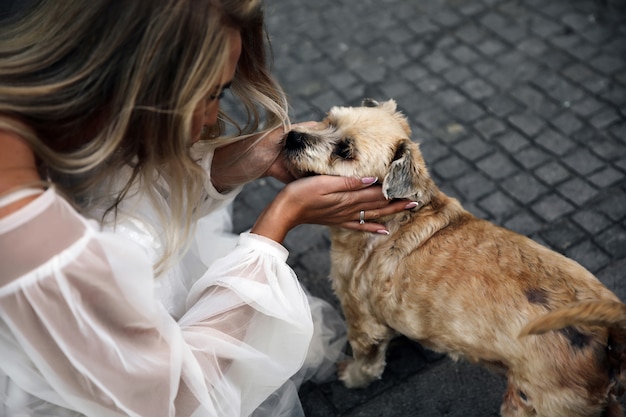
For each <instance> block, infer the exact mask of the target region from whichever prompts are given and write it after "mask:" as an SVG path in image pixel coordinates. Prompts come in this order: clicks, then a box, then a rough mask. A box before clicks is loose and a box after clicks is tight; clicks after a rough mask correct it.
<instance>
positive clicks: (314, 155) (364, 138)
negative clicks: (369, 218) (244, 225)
mask: <svg viewBox="0 0 626 417" xmlns="http://www.w3.org/2000/svg"><path fill="white" fill-rule="evenodd" d="M410 135H411V129H410V128H409V124H408V122H407V120H406V118H405V117H404V115H403V114H402V113H400V112H398V111H397V110H396V102H395V101H393V100H389V101H386V102H383V103H378V102H376V101H374V100H371V99H366V100H364V101H363V105H362V106H361V107H333V108H332V109H331V110H330V112H329V113H328V115H327V117H326V118H325V119H324V120H322V121H321V122H319V123H318V124H317V125H316V126H314V127H311V128H298V129H296V130H292V131H290V132H289V134H288V135H287V138H286V140H285V155H286V158H287V164H288V166H289V168H290V170H291V171H292V173H293V174H294V175H295V176H297V177H301V176H306V175H317V174H323V175H340V176H352V177H378V178H379V179H382V181H383V182H382V186H383V192H384V194H385V197H387V198H388V199H393V198H406V199H411V200H414V201H417V200H421V201H422V202H423V203H426V202H427V201H429V200H430V198H431V196H432V194H433V193H434V183H433V182H432V180H431V179H430V176H429V175H428V171H427V169H426V166H425V164H424V159H423V157H422V154H421V152H420V150H419V146H418V145H417V144H416V143H414V142H412V141H411V138H410Z"/></svg>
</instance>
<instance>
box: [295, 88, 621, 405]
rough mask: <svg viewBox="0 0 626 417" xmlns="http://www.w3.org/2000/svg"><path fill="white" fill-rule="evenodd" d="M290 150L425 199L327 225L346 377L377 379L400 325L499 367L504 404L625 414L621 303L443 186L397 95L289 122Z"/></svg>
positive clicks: (306, 160) (302, 160)
mask: <svg viewBox="0 0 626 417" xmlns="http://www.w3.org/2000/svg"><path fill="white" fill-rule="evenodd" d="M285 154H286V157H287V161H288V164H289V166H290V169H291V170H292V172H293V173H294V174H296V175H298V176H304V175H311V174H325V175H342V176H356V177H366V176H367V177H369V176H377V177H378V178H379V179H381V180H382V189H383V192H384V193H385V196H386V197H387V198H389V199H409V200H412V201H417V202H419V206H418V207H417V208H415V209H413V210H410V211H408V210H407V211H406V212H403V213H399V214H396V215H392V216H387V217H386V218H381V219H377V221H378V222H383V223H384V224H386V226H387V228H388V230H389V231H390V235H389V236H384V235H377V234H372V233H364V232H361V231H354V230H348V229H345V228H339V227H335V228H331V239H332V248H331V280H332V284H333V289H334V291H335V292H336V294H337V296H338V297H339V299H340V301H341V305H342V309H343V312H344V315H345V317H346V320H347V322H348V339H349V341H350V344H351V347H352V350H353V355H354V360H353V361H351V362H349V363H348V364H347V365H344V366H343V367H342V368H340V372H339V373H340V375H339V376H340V379H341V380H342V381H343V382H344V383H345V385H346V386H348V387H362V386H365V385H367V384H368V383H369V382H370V381H372V380H373V379H376V378H380V377H381V375H382V372H383V369H384V367H385V350H386V348H387V345H388V342H389V340H390V339H391V338H392V337H394V336H395V335H397V334H403V335H405V336H407V337H409V338H412V339H414V340H416V341H418V342H420V343H421V344H423V345H424V346H426V347H428V348H430V349H433V350H435V351H438V352H446V353H447V354H449V355H450V356H451V357H452V358H454V359H457V358H465V359H467V360H469V361H471V362H475V363H479V364H483V365H486V366H488V367H489V368H491V369H495V370H499V371H501V372H502V373H504V374H505V375H506V377H507V380H508V387H507V390H506V393H505V394H504V399H503V404H502V407H501V414H502V415H503V416H506V417H514V416H515V417H519V416H543V417H576V416H581V417H583V416H584V417H589V416H601V415H602V416H621V415H622V410H621V406H620V404H619V400H618V397H619V395H621V394H622V385H623V382H624V378H623V375H622V368H623V367H624V365H625V364H626V361H624V350H625V349H626V344H625V343H624V342H625V340H626V332H625V331H624V327H625V325H626V308H625V307H624V304H622V303H621V302H620V301H619V299H618V298H617V297H616V296H615V295H614V294H613V293H612V292H611V291H609V290H608V289H607V288H606V287H604V286H603V285H602V284H601V283H600V282H599V281H598V280H597V279H596V278H595V277H594V276H593V275H592V274H591V273H589V272H588V271H587V270H585V269H584V268H583V267H582V266H580V265H579V264H577V263H576V262H574V261H573V260H571V259H568V258H566V257H564V256H562V255H560V254H558V253H556V252H553V251H551V250H549V249H547V248H545V247H543V246H541V245H539V244H537V243H535V242H534V241H532V240H530V239H528V238H526V237H524V236H521V235H519V234H516V233H514V232H511V231H509V230H506V229H503V228H500V227H498V226H495V225H494V224H492V223H490V222H487V221H485V220H481V219H478V218H476V217H474V216H473V215H471V214H470V213H469V212H467V211H466V210H464V209H463V208H462V207H461V205H460V204H459V202H458V201H457V200H455V199H453V198H450V197H448V196H446V195H445V194H444V193H442V192H441V191H440V190H439V189H438V188H437V186H436V185H435V184H434V183H433V181H432V179H431V178H430V176H429V174H428V171H427V169H426V166H425V164H424V160H423V158H422V155H421V153H420V151H419V147H418V145H417V144H416V143H414V142H412V141H411V139H410V129H409V125H408V122H407V120H406V118H405V117H404V116H403V115H402V114H401V113H400V112H398V111H397V110H396V103H395V102H394V101H393V100H390V101H387V102H384V103H381V104H379V103H377V102H375V101H373V100H366V101H364V103H363V106H362V107H334V108H333V109H331V111H330V112H329V113H328V116H327V117H326V119H324V120H323V121H322V122H320V123H319V124H318V125H317V126H315V127H310V128H298V130H293V131H291V132H290V133H289V135H288V136H287V139H286V141H285ZM358 212H359V207H355V215H357V213H358ZM576 302H578V304H574V305H572V303H576ZM547 313H549V314H547ZM529 323H530V324H529ZM525 326H526V327H525ZM520 332H521V334H520ZM536 333H543V334H541V335H539V334H536Z"/></svg>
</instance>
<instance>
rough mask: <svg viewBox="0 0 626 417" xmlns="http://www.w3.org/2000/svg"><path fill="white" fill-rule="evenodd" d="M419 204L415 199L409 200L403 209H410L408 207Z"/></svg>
mask: <svg viewBox="0 0 626 417" xmlns="http://www.w3.org/2000/svg"><path fill="white" fill-rule="evenodd" d="M419 205H420V203H419V202H417V201H411V202H410V203H408V204H407V205H406V206H404V209H405V210H410V209H412V208H415V207H417V206H419Z"/></svg>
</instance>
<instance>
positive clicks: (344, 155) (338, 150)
mask: <svg viewBox="0 0 626 417" xmlns="http://www.w3.org/2000/svg"><path fill="white" fill-rule="evenodd" d="M353 150H354V148H353V146H352V140H351V139H349V138H348V139H345V140H342V141H340V142H337V144H336V145H335V149H334V150H333V154H334V155H336V156H337V157H339V158H341V159H353V158H354V152H353Z"/></svg>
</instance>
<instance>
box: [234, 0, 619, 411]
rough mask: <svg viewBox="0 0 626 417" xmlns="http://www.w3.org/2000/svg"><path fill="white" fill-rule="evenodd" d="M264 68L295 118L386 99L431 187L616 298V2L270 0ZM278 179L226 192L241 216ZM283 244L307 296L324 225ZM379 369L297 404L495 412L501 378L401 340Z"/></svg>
mask: <svg viewBox="0 0 626 417" xmlns="http://www.w3.org/2000/svg"><path fill="white" fill-rule="evenodd" d="M266 4H267V7H266V9H267V16H268V31H269V33H270V37H271V40H272V44H273V48H274V58H275V68H274V72H275V74H276V75H277V77H278V78H279V80H280V81H281V83H282V84H283V86H284V88H285V90H286V91H287V93H288V95H289V98H290V102H291V106H292V110H293V111H292V119H293V120H294V121H304V120H318V119H320V118H321V117H322V116H323V115H324V113H325V112H326V111H327V110H328V109H330V107H332V106H334V105H358V104H359V103H360V102H361V100H362V99H363V98H364V97H372V98H375V99H379V100H385V99H388V98H394V99H395V100H396V101H397V102H398V105H399V107H400V108H401V110H402V111H403V112H404V113H405V114H406V115H407V116H408V117H409V119H410V122H411V126H412V128H413V132H414V136H413V138H414V140H415V141H417V142H420V143H421V147H422V151H423V154H424V158H425V160H426V163H427V164H428V166H429V169H430V172H431V174H432V176H433V177H434V179H435V181H436V182H437V184H438V185H439V186H440V188H441V189H442V190H443V191H444V192H446V193H447V194H449V195H452V196H455V197H457V198H458V199H459V200H460V201H461V202H462V203H463V204H464V206H465V207H466V208H467V209H469V210H470V211H471V212H473V213H474V214H475V215H477V216H479V217H482V218H486V219H489V220H491V221H493V222H495V223H496V224H499V225H502V226H505V227H507V228H510V229H512V230H515V231H517V232H519V233H522V234H524V235H527V236H530V237H531V238H533V239H535V240H537V241H539V242H541V243H543V244H545V245H547V246H548V247H550V248H553V249H555V250H556V251H558V252H561V253H563V254H565V255H567V256H569V257H571V258H573V259H575V260H577V261H578V262H580V263H581V264H582V265H584V266H585V267H586V268H588V269H589V270H590V271H592V272H593V273H595V274H596V275H597V276H598V278H599V279H600V280H602V281H603V282H604V283H605V284H606V285H607V286H608V287H609V288H611V289H612V290H614V291H615V292H616V293H617V294H618V296H619V297H620V298H622V299H623V300H626V181H625V178H626V3H625V2H624V0H604V1H594V0H550V1H545V0H519V1H515V0H512V1H507V0H503V1H497V0H314V1H311V0H309V1H305V0H268V1H267V3H266ZM280 186H281V185H280V184H279V183H277V182H275V181H273V180H261V181H257V182H255V183H252V184H250V185H248V186H247V187H246V189H245V190H244V192H243V193H242V194H241V196H240V197H239V198H238V200H237V202H236V208H235V209H236V217H235V218H236V228H237V229H238V230H244V229H246V228H248V227H250V226H251V225H252V223H253V221H254V218H255V216H256V215H257V214H258V213H259V212H260V210H261V209H262V208H263V207H264V206H265V205H266V204H267V202H268V201H270V200H271V198H272V197H273V196H274V195H275V193H276V192H277V190H278V189H280ZM285 245H286V246H287V247H288V249H289V250H290V253H291V255H290V258H289V262H290V264H291V265H292V267H293V268H294V270H295V271H296V273H297V274H298V276H299V277H300V279H301V281H302V282H303V284H304V285H305V286H306V287H307V288H308V289H309V290H310V291H311V292H312V293H314V294H315V295H318V296H320V297H322V298H325V299H327V300H329V301H330V302H331V303H333V304H335V305H337V302H336V299H335V298H334V295H333V294H332V291H331V289H330V286H329V283H328V279H327V276H328V272H329V258H328V250H329V238H328V233H327V231H326V229H325V228H324V227H320V226H301V227H299V228H297V229H295V230H293V231H292V232H291V233H290V235H289V236H288V238H287V240H286V242H285ZM388 362H389V365H388V367H387V369H386V371H385V374H384V375H383V378H382V379H381V380H380V381H378V382H375V383H373V384H372V385H371V386H370V387H368V388H366V389H361V390H348V389H346V388H344V387H343V386H342V385H341V384H340V383H338V382H336V381H335V382H329V383H326V384H321V385H314V384H310V383H309V384H305V385H304V386H303V387H302V389H301V398H302V402H303V405H304V407H305V411H306V413H307V416H310V417H314V416H326V417H329V416H350V417H356V416H361V417H369V416H389V417H394V416H426V417H437V416H459V417H460V416H464V417H467V416H470V417H471V416H497V415H499V414H498V413H499V405H500V400H501V396H502V393H503V390H504V381H503V380H502V379H501V378H500V377H498V376H496V375H492V374H490V373H488V372H487V371H484V370H482V369H481V368H479V367H476V366H473V365H469V364H466V363H454V362H452V361H450V360H449V359H447V358H442V357H441V356H439V355H436V354H434V353H432V352H429V351H426V350H424V349H422V348H421V347H420V346H419V345H418V344H416V343H413V342H410V341H408V340H405V339H398V340H397V341H396V342H395V343H394V344H393V345H392V346H391V348H390V351H389V353H388Z"/></svg>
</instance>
